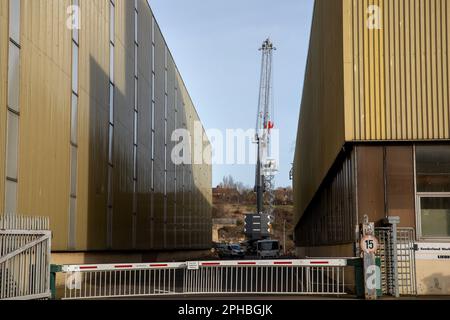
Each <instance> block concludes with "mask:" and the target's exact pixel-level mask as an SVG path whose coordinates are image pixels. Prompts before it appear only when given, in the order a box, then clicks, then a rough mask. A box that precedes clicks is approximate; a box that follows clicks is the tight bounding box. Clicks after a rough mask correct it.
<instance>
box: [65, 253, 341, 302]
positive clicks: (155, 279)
mask: <svg viewBox="0 0 450 320" xmlns="http://www.w3.org/2000/svg"><path fill="white" fill-rule="evenodd" d="M346 266H347V260H346V259H320V260H249V261H198V262H182V263H153V264H151V263H149V264H145V263H141V264H116V265H111V264H108V265H106V264H103V265H65V266H62V272H64V273H65V290H64V297H63V299H104V298H117V297H146V296H177V295H212V294H214V295H216V294H219V295H242V294H243V295H249V294H250V295H251V294H258V295H260V294H262V295H264V294H268V295H283V294H285V295H336V296H338V295H344V294H345V276H344V274H345V273H344V268H345V267H346Z"/></svg>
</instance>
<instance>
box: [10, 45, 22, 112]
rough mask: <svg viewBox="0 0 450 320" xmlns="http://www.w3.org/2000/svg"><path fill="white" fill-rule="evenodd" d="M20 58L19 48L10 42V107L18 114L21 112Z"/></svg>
mask: <svg viewBox="0 0 450 320" xmlns="http://www.w3.org/2000/svg"><path fill="white" fill-rule="evenodd" d="M19 58H20V50H19V48H18V47H16V45H15V44H13V43H11V42H10V43H9V60H8V107H10V108H11V109H13V110H15V111H17V112H19V84H20V82H19V79H20V72H19V60H20V59H19Z"/></svg>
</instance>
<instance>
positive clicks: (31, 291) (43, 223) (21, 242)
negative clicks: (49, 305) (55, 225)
mask: <svg viewBox="0 0 450 320" xmlns="http://www.w3.org/2000/svg"><path fill="white" fill-rule="evenodd" d="M50 250H51V232H50V231H49V230H48V218H40V217H23V216H12V215H8V216H1V217H0V300H4V299H44V298H49V297H50Z"/></svg>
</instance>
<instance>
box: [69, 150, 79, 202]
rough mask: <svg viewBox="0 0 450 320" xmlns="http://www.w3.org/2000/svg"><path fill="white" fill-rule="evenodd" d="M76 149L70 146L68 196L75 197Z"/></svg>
mask: <svg viewBox="0 0 450 320" xmlns="http://www.w3.org/2000/svg"><path fill="white" fill-rule="evenodd" d="M77 167H78V163H77V148H76V147H75V146H70V196H71V197H72V198H76V196H77Z"/></svg>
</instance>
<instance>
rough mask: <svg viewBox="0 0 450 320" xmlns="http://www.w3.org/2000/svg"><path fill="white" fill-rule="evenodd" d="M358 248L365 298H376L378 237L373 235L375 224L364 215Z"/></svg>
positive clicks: (378, 277) (378, 276) (378, 279)
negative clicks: (360, 256)
mask: <svg viewBox="0 0 450 320" xmlns="http://www.w3.org/2000/svg"><path fill="white" fill-rule="evenodd" d="M360 230H361V237H360V239H361V240H360V243H359V246H360V249H361V254H362V257H363V262H364V287H365V290H364V291H365V298H366V299H367V300H375V299H377V288H378V285H379V281H380V272H379V270H378V267H377V265H376V260H375V253H376V252H377V250H378V239H377V238H376V237H375V225H374V223H373V222H369V217H368V216H367V215H365V216H364V222H363V223H362V225H361V228H360Z"/></svg>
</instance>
